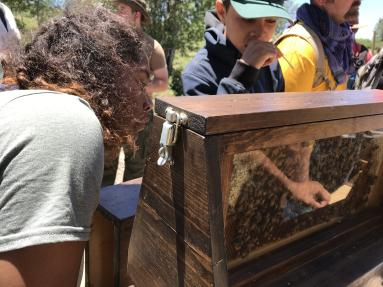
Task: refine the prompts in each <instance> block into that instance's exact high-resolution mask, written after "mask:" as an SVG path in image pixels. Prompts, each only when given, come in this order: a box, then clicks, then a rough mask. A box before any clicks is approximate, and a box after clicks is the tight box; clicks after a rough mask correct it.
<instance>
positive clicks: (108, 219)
mask: <svg viewBox="0 0 383 287" xmlns="http://www.w3.org/2000/svg"><path fill="white" fill-rule="evenodd" d="M141 182H142V178H137V179H133V180H130V181H127V182H124V183H122V184H117V185H111V186H107V187H104V188H102V189H101V193H100V204H99V206H98V208H97V210H96V212H95V215H94V218H93V223H92V231H91V236H90V240H89V244H88V247H87V250H86V260H85V261H86V274H87V276H86V285H87V286H92V287H105V286H108V287H109V286H111V287H112V286H121V287H122V286H129V285H131V283H132V282H131V280H130V278H129V276H128V273H127V259H128V247H129V239H130V234H131V231H132V226H133V220H134V216H135V213H136V208H137V203H138V198H139V192H140V188H141Z"/></svg>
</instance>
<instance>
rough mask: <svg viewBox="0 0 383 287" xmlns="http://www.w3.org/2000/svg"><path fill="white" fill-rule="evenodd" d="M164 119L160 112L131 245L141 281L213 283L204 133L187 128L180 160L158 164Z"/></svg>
mask: <svg viewBox="0 0 383 287" xmlns="http://www.w3.org/2000/svg"><path fill="white" fill-rule="evenodd" d="M162 123H163V119H161V118H159V117H158V116H155V118H154V129H153V130H154V131H153V133H152V137H151V147H150V153H149V157H148V160H147V162H146V168H145V172H144V177H143V183H142V188H141V194H140V203H139V207H138V209H137V215H136V218H135V222H134V226H133V232H132V237H131V244H130V247H129V262H128V265H129V274H131V277H132V279H133V280H134V282H135V284H136V286H138V287H140V286H145V287H146V286H169V287H173V286H211V285H212V284H213V275H212V274H213V262H212V258H211V257H212V248H211V245H212V242H211V238H210V232H211V231H210V223H209V208H208V204H209V202H208V200H209V199H208V189H207V175H206V161H207V160H206V153H205V151H204V140H205V139H204V138H203V137H201V136H200V135H198V134H196V133H194V132H192V131H190V130H184V129H182V131H181V133H180V134H179V138H178V141H177V144H176V146H175V147H174V149H173V157H174V165H173V166H170V165H165V166H163V167H159V166H157V164H156V162H157V157H158V148H159V136H160V134H161V132H160V131H161V127H162Z"/></svg>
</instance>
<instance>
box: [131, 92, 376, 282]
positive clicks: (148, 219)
mask: <svg viewBox="0 0 383 287" xmlns="http://www.w3.org/2000/svg"><path fill="white" fill-rule="evenodd" d="M168 107H172V108H173V112H172V111H169V109H168ZM155 109H156V116H155V117H154V130H153V131H152V138H151V153H150V155H149V158H148V160H147V166H146V170H145V174H144V178H143V183H142V188H141V193H140V200H139V205H138V208H137V213H136V218H135V221H134V226H133V231H132V236H131V241H130V246H129V259H128V272H129V275H130V276H131V277H132V279H133V281H134V282H135V286H136V287H148V286H150V287H176V286H190V287H197V286H216V287H227V286H367V285H366V284H368V282H369V281H370V280H375V279H376V278H375V277H376V276H378V275H379V274H383V220H382V219H383V218H382V216H383V212H382V211H383V210H382V204H381V203H382V197H383V185H382V176H381V175H382V167H383V166H382V160H383V130H381V129H383V91H378V90H366V91H340V92H323V93H283V94H251V95H249V94H247V95H245V94H244V95H222V96H204V97H201V96H200V97H164V98H159V99H157V100H156V107H155ZM166 110H167V111H168V115H167V116H166ZM169 112H170V113H172V114H171V115H170V116H169ZM175 112H177V113H178V115H179V117H178V119H180V120H179V121H178V123H179V124H180V125H179V128H178V130H177V131H175V128H174V125H173V124H172V123H170V122H171V121H173V122H174V121H176V118H177V116H176V115H174V113H175ZM182 113H183V114H182ZM181 115H183V116H185V115H186V117H187V120H186V117H184V118H182V117H181ZM166 118H167V120H168V121H167V120H166ZM169 121H170V122H169ZM164 123H165V124H164ZM163 129H165V130H166V129H168V133H166V132H163V131H162V130H163ZM161 135H162V136H161ZM174 137H176V138H177V141H176V143H174V142H172V139H173V138H174ZM160 140H161V142H162V143H163V145H164V147H165V149H166V150H165V151H164V149H162V150H161V152H160V154H161V156H162V159H161V158H160V159H158V158H159V149H160ZM166 142H168V144H169V143H171V144H172V145H170V146H169V148H167V147H166V146H165V145H166V144H164V143H166ZM166 156H168V157H171V158H172V160H173V164H169V162H167V163H165V161H164V158H165V157H166ZM157 163H160V164H164V165H163V166H159V165H158V164H157ZM308 182H311V183H313V182H315V184H316V186H318V185H319V186H321V187H322V188H324V189H326V190H327V191H328V192H329V193H331V202H330V204H329V205H327V206H326V207H324V208H318V209H314V208H312V207H310V206H308V205H305V204H303V203H302V202H301V201H299V200H297V199H295V197H293V196H292V193H291V190H292V189H294V190H296V189H297V188H299V187H302V186H303V187H304V184H305V183H308ZM303 189H304V188H303ZM318 200H320V198H318ZM374 278H375V279H374ZM317 284H324V285H317Z"/></svg>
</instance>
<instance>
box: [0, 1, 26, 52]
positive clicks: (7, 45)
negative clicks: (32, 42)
mask: <svg viewBox="0 0 383 287" xmlns="http://www.w3.org/2000/svg"><path fill="white" fill-rule="evenodd" d="M0 9H1V10H2V11H3V13H4V18H5V22H6V27H5V25H4V23H3V21H1V20H0V53H9V52H12V51H13V50H14V49H15V48H16V47H17V46H18V45H19V42H20V38H21V36H20V31H19V29H17V26H16V21H15V17H13V14H12V12H11V10H10V9H9V8H8V7H7V6H5V4H3V3H1V2H0Z"/></svg>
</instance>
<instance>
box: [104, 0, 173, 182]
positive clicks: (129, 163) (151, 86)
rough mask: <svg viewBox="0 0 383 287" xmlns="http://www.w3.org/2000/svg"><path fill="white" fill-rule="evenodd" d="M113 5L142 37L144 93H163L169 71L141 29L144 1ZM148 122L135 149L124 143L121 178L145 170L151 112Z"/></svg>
mask: <svg viewBox="0 0 383 287" xmlns="http://www.w3.org/2000/svg"><path fill="white" fill-rule="evenodd" d="M115 6H116V8H117V14H118V15H119V16H121V17H123V18H124V19H126V20H127V21H128V22H129V23H130V24H131V25H133V26H134V27H136V28H137V29H138V30H139V31H141V32H142V33H143V36H144V44H145V45H144V48H145V49H144V50H145V53H144V56H145V64H146V65H147V66H148V68H149V71H150V74H149V79H148V81H149V82H148V85H147V87H146V92H147V94H148V95H150V96H153V93H158V92H163V91H166V90H167V89H168V70H167V66H166V58H165V53H164V50H163V48H162V46H161V45H160V43H158V41H157V40H155V39H153V38H152V37H151V36H149V35H148V34H146V33H144V32H143V26H144V25H148V24H150V22H151V19H150V16H149V13H148V10H147V5H146V2H145V0H116V1H115ZM148 118H149V122H148V124H147V126H146V127H145V129H144V130H143V131H142V132H140V134H139V136H138V138H137V146H138V150H137V151H136V152H134V151H133V150H132V149H131V148H130V147H128V146H127V145H124V153H125V170H124V176H123V180H124V181H127V180H130V179H133V178H137V177H141V176H143V173H144V167H145V159H146V156H147V153H148V148H147V144H148V138H149V135H150V131H151V127H152V118H153V112H152V111H149V112H148ZM116 171H117V163H115V164H114V167H113V169H112V170H110V171H109V173H110V174H111V175H110V176H109V177H111V178H110V180H109V181H108V182H109V183H112V179H113V175H114V177H115V174H116Z"/></svg>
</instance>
